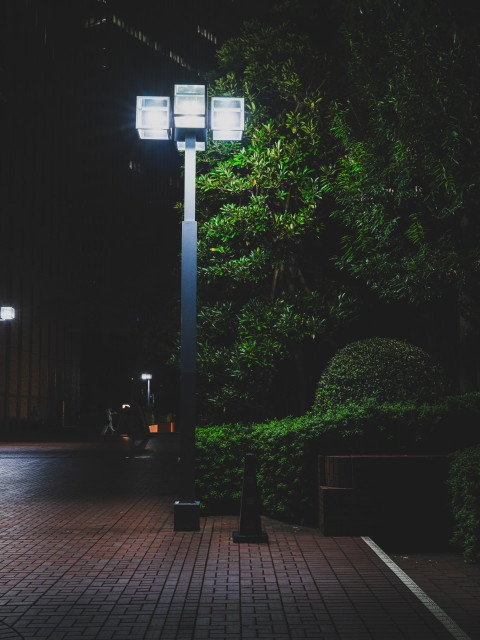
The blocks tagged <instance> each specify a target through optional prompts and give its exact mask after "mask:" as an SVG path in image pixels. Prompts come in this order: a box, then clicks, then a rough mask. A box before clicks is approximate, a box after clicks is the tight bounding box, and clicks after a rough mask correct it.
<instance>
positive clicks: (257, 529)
mask: <svg viewBox="0 0 480 640" xmlns="http://www.w3.org/2000/svg"><path fill="white" fill-rule="evenodd" d="M233 541H234V542H268V536H267V534H266V533H265V532H264V531H262V525H261V522H260V497H259V494H258V488H257V461H256V458H255V456H254V455H253V453H247V454H246V456H245V471H244V474H243V489H242V501H241V505H240V522H239V530H238V531H234V532H233Z"/></svg>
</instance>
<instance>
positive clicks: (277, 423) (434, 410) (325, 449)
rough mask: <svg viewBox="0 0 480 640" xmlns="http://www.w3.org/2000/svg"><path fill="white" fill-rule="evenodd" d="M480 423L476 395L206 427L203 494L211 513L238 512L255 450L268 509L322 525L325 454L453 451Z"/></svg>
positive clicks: (201, 440) (202, 433)
mask: <svg viewBox="0 0 480 640" xmlns="http://www.w3.org/2000/svg"><path fill="white" fill-rule="evenodd" d="M479 419H480V393H472V394H466V395H462V396H452V397H447V398H445V399H444V400H443V401H441V402H438V403H435V404H420V405H419V404H415V403H411V402H410V403H408V402H395V403H388V402H383V403H377V402H376V401H375V400H372V399H371V400H369V401H367V402H365V403H363V404H362V405H356V404H354V403H350V404H347V405H346V406H345V407H343V408H341V409H338V410H336V411H333V410H331V411H327V412H325V413H324V414H323V415H318V414H314V413H310V414H308V415H305V416H302V417H299V418H284V419H282V420H273V421H270V422H267V423H264V424H254V425H247V426H246V425H237V424H236V425H222V426H219V427H218V426H208V427H203V428H199V429H197V456H198V462H197V469H198V479H197V494H198V496H199V499H200V500H201V502H202V504H204V505H205V506H206V508H207V509H208V510H209V511H215V512H221V513H236V512H238V510H239V499H240V495H241V487H242V473H243V460H244V454H245V453H246V452H247V451H250V452H253V453H255V455H256V456H257V459H258V482H259V487H260V491H261V495H262V500H263V504H264V507H265V509H266V511H267V512H268V513H270V514H271V515H273V516H275V517H278V518H282V519H286V520H291V521H294V522H297V523H304V524H315V523H316V501H317V485H318V480H317V475H316V474H317V460H318V456H319V455H326V454H337V455H338V454H375V453H377V454H380V453H381V454H385V453H396V454H406V453H450V452H451V451H452V450H453V449H454V448H457V447H458V446H469V445H472V444H474V443H477V442H479V441H480V427H479V424H480V422H479Z"/></svg>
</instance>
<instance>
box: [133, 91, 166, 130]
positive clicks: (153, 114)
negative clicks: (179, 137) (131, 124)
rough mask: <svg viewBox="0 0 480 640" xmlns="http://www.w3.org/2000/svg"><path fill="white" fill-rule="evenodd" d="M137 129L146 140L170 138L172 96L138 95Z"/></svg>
mask: <svg viewBox="0 0 480 640" xmlns="http://www.w3.org/2000/svg"><path fill="white" fill-rule="evenodd" d="M136 126H137V130H138V135H139V136H140V138H142V139H145V140H170V138H171V135H172V131H171V124H170V98H169V97H168V96H162V97H157V96H137V123H136Z"/></svg>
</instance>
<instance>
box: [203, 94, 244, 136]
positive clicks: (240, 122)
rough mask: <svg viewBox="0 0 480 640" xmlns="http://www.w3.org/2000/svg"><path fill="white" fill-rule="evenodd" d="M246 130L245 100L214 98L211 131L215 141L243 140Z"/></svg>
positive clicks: (211, 112)
mask: <svg viewBox="0 0 480 640" xmlns="http://www.w3.org/2000/svg"><path fill="white" fill-rule="evenodd" d="M244 128H245V106H244V99H243V98H212V102H211V110H210V129H211V130H212V139H213V140H241V139H242V135H243V130H244Z"/></svg>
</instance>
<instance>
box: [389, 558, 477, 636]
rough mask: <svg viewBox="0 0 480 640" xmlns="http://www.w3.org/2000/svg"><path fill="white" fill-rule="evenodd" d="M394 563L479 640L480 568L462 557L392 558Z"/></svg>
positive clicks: (467, 631)
mask: <svg viewBox="0 0 480 640" xmlns="http://www.w3.org/2000/svg"><path fill="white" fill-rule="evenodd" d="M392 559H393V560H394V562H395V563H396V564H397V565H398V566H399V567H400V568H401V569H403V571H405V572H406V573H407V574H408V575H409V576H410V577H411V578H412V580H414V581H415V582H416V583H417V584H418V586H419V587H421V588H422V589H423V590H424V591H425V592H426V593H428V595H429V596H430V598H432V599H433V600H434V601H435V602H436V603H437V604H438V605H439V606H440V607H441V608H442V609H443V610H444V611H445V613H446V614H447V615H449V616H450V617H451V618H453V619H454V620H455V622H456V623H457V624H458V625H459V626H460V627H461V628H462V629H463V630H464V631H465V632H466V633H467V634H468V635H469V636H470V637H471V638H472V640H480V565H479V564H478V563H472V562H468V561H466V560H464V559H463V558H462V557H461V555H459V554H451V553H450V554H449V553H433V554H432V553H429V554H425V553H422V554H420V553H413V554H412V553H408V554H392Z"/></svg>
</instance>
